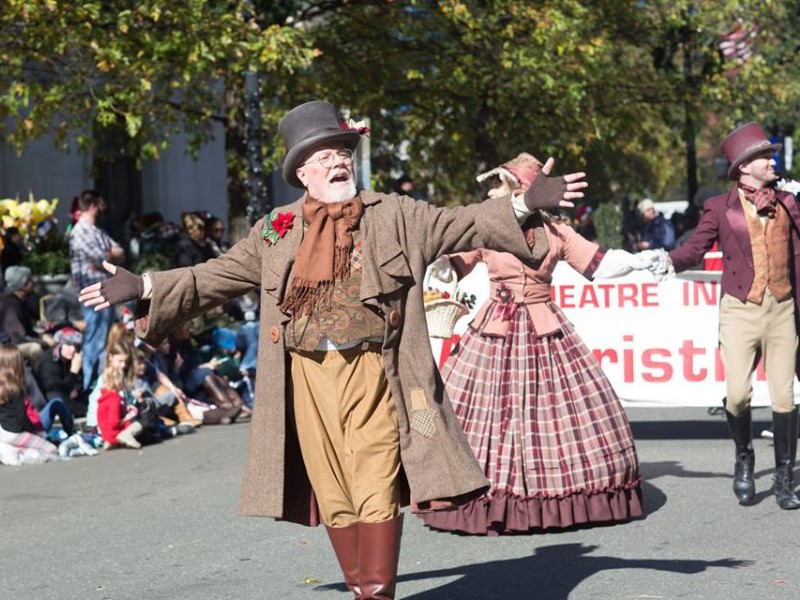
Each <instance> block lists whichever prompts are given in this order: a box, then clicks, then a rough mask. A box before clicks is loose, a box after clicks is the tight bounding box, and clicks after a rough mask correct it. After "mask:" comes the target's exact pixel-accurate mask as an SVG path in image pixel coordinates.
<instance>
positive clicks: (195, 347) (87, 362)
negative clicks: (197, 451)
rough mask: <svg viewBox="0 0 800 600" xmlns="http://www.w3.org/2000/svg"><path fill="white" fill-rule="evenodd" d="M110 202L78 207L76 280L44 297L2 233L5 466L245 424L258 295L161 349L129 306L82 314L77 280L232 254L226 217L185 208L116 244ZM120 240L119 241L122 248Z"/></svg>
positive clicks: (21, 250)
mask: <svg viewBox="0 0 800 600" xmlns="http://www.w3.org/2000/svg"><path fill="white" fill-rule="evenodd" d="M106 209H107V202H106V200H105V198H103V197H102V195H100V194H99V193H97V192H96V191H93V190H87V191H84V192H83V193H81V194H80V196H78V197H77V198H76V201H75V202H74V203H73V208H72V222H71V223H70V225H69V227H68V231H67V232H66V234H65V235H67V236H68V238H69V249H70V267H71V275H70V280H69V282H68V283H67V285H66V286H65V287H64V288H63V289H61V290H59V291H58V292H56V293H54V294H44V295H43V294H40V293H39V291H38V290H37V289H36V285H35V282H34V277H33V275H32V273H31V270H30V269H29V268H28V267H27V266H25V264H24V262H25V261H24V258H25V247H24V244H22V243H21V241H20V240H18V239H16V238H17V237H19V236H18V231H16V230H12V231H6V232H5V238H6V240H7V242H8V243H6V244H4V245H3V249H2V253H0V258H2V266H3V269H2V280H1V281H2V286H0V287H2V288H3V291H2V296H0V382H2V384H0V385H2V388H3V389H2V392H0V463H5V464H11V465H18V464H29V463H39V462H45V461H49V460H56V459H64V458H72V457H76V456H93V455H96V454H97V452H98V450H100V449H111V448H118V447H122V448H139V447H141V446H142V445H146V444H152V443H157V442H160V441H162V440H166V439H169V438H171V437H174V436H176V435H182V434H187V433H193V432H194V431H196V430H197V428H199V427H201V426H203V425H217V424H230V423H235V422H237V421H240V420H246V419H249V417H250V414H251V412H252V407H253V389H254V381H255V377H256V359H257V351H258V322H257V319H258V302H257V295H256V294H255V292H254V291H253V293H250V294H246V295H244V296H243V297H242V298H239V299H237V300H235V301H232V302H229V303H227V304H225V305H223V306H220V307H217V308H215V309H213V310H210V311H208V312H207V313H204V314H201V315H198V316H197V318H195V319H194V320H192V321H189V322H186V323H183V324H182V325H181V326H180V327H178V328H177V329H176V330H175V331H174V332H172V334H171V335H169V336H167V337H165V338H164V339H163V341H161V342H160V343H159V344H158V345H150V344H147V343H145V342H142V341H141V340H138V339H137V338H136V337H135V335H134V332H133V318H132V311H131V307H130V306H124V305H122V306H120V307H117V308H116V309H115V310H110V311H94V310H91V309H85V308H84V307H82V306H81V304H80V302H79V300H78V292H79V290H80V289H81V288H82V287H85V286H87V285H91V284H92V283H95V282H99V281H103V280H104V279H105V278H106V277H107V273H106V272H105V270H104V269H103V268H102V263H103V261H110V262H112V263H115V264H131V263H136V262H137V261H143V260H144V261H146V260H148V259H149V257H153V256H157V257H158V260H160V261H163V260H167V261H170V262H171V263H172V265H171V266H176V267H177V266H192V265H196V264H198V263H200V262H203V261H207V260H209V259H211V258H214V257H216V256H219V255H221V254H222V253H223V252H225V250H227V249H228V247H229V246H228V244H227V243H226V241H225V240H224V233H225V229H224V224H223V222H222V220H221V219H219V218H217V217H214V216H213V215H210V214H209V213H207V212H205V211H200V212H196V213H184V214H183V215H182V219H181V221H182V227H178V226H176V225H174V224H171V223H166V222H164V219H163V218H161V217H160V215H156V214H150V215H146V216H145V217H142V218H134V219H132V220H131V222H130V228H129V230H128V231H129V232H130V235H128V236H126V237H127V239H126V240H125V241H124V242H123V243H117V242H116V241H115V240H114V239H112V238H111V237H110V236H109V234H108V233H107V232H106V231H105V230H104V229H103V228H102V227H100V223H99V221H101V219H102V217H103V215H104V213H105V211H106ZM123 246H124V247H123Z"/></svg>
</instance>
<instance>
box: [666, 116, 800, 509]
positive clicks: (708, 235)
mask: <svg viewBox="0 0 800 600" xmlns="http://www.w3.org/2000/svg"><path fill="white" fill-rule="evenodd" d="M780 147H781V146H780V144H773V143H770V141H769V140H768V139H767V137H766V135H764V131H763V130H762V128H761V126H760V125H759V124H758V123H755V122H753V123H747V124H746V125H742V126H741V127H739V128H737V129H736V130H734V131H733V132H732V133H730V134H729V135H728V136H727V137H726V138H725V139H724V140H723V141H722V143H721V144H720V149H721V150H722V152H723V153H724V154H725V155H726V156H727V157H728V160H729V161H730V168H729V169H728V176H729V177H730V179H731V180H733V181H735V182H736V184H735V185H734V186H733V187H732V188H731V189H730V190H729V191H728V192H727V193H725V194H722V195H719V196H715V197H713V198H709V199H708V200H707V201H706V202H705V203H704V204H703V214H702V216H701V218H700V223H699V224H698V226H697V229H696V230H695V232H694V234H693V235H692V236H691V237H690V238H689V240H688V241H687V242H686V243H685V244H684V245H683V246H681V247H679V248H677V249H675V250H672V251H671V252H669V254H667V253H666V252H664V251H663V250H661V251H658V250H656V251H653V252H652V254H651V258H653V260H654V265H655V266H654V268H653V270H654V272H655V273H656V275H657V276H660V275H664V274H666V273H667V272H669V271H672V270H673V268H674V271H683V270H685V269H688V268H690V267H692V266H693V265H695V264H697V263H698V262H700V260H702V258H703V255H704V254H705V253H706V252H707V251H708V250H710V249H711V247H712V245H713V244H714V242H716V241H718V242H719V244H720V248H721V250H722V262H723V269H722V284H721V290H722V298H721V301H720V311H719V314H720V317H719V319H720V323H719V345H720V353H721V357H722V363H723V365H724V367H725V382H726V388H727V401H726V403H725V404H726V406H725V408H726V416H727V418H728V424H729V426H730V431H731V436H732V437H733V441H734V444H735V445H736V463H735V468H734V480H733V492H734V494H735V495H736V497H737V498H738V500H739V503H740V504H742V505H748V504H750V503H751V502H752V500H753V496H754V495H755V482H754V477H753V471H754V464H755V454H754V452H753V428H752V413H751V410H750V401H751V399H752V395H753V387H752V376H753V371H754V370H755V368H756V365H757V364H758V361H759V360H760V359H762V358H763V360H764V367H765V370H766V374H767V383H768V384H769V391H770V396H771V401H772V422H773V428H774V431H775V439H774V447H775V478H774V492H775V500H776V501H777V503H778V506H780V507H781V508H782V509H796V508H800V498H798V497H797V496H796V495H795V493H794V489H793V482H792V475H793V470H794V464H795V455H796V452H797V435H798V411H797V406H795V404H794V376H795V368H796V353H797V326H796V316H797V314H798V313H797V307H796V301H797V287H796V286H797V281H798V275H800V207H798V204H797V201H796V199H795V198H794V196H792V194H790V193H787V192H781V191H777V190H776V189H775V181H776V179H777V176H776V175H775V160H774V159H773V156H774V154H775V152H777V151H778V150H779V149H780Z"/></svg>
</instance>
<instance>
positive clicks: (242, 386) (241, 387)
mask: <svg viewBox="0 0 800 600" xmlns="http://www.w3.org/2000/svg"><path fill="white" fill-rule="evenodd" d="M211 337H212V341H213V354H212V358H214V359H216V361H217V368H216V373H217V374H218V375H219V376H221V377H222V378H223V379H225V381H227V382H228V385H229V386H230V387H232V388H233V389H234V390H236V392H237V393H238V394H239V396H241V398H242V401H243V402H244V404H245V405H244V406H243V407H242V413H243V414H245V415H248V416H249V414H251V413H252V410H251V407H252V406H253V386H252V384H251V382H250V374H249V373H248V372H247V370H245V369H243V368H242V364H241V360H240V359H241V353H240V352H239V349H238V348H237V347H236V331H234V330H232V329H227V328H225V327H218V328H217V329H215V330H214V333H213V334H212V336H211Z"/></svg>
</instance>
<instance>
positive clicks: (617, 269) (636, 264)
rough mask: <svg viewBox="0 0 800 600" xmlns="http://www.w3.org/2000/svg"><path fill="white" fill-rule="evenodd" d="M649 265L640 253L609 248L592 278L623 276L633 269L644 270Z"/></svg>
mask: <svg viewBox="0 0 800 600" xmlns="http://www.w3.org/2000/svg"><path fill="white" fill-rule="evenodd" d="M649 266H650V265H649V263H648V262H647V261H645V260H643V259H642V258H640V257H639V255H638V254H631V253H630V252H626V251H625V250H608V251H606V254H605V256H603V260H601V261H600V264H599V265H598V266H597V270H596V271H595V272H594V275H593V277H592V278H593V279H608V278H611V277H622V276H623V275H627V274H628V273H630V272H631V271H643V270H645V269H647V268H648V267H649Z"/></svg>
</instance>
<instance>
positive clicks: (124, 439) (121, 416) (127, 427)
mask: <svg viewBox="0 0 800 600" xmlns="http://www.w3.org/2000/svg"><path fill="white" fill-rule="evenodd" d="M124 378H125V374H124V372H123V370H122V369H120V368H118V367H116V366H112V365H111V364H109V365H107V366H106V368H105V369H103V373H102V383H101V385H102V387H101V388H100V394H99V398H98V401H97V423H98V429H99V431H100V436H101V437H102V438H103V448H104V449H105V450H109V449H111V448H115V447H118V446H126V447H128V448H141V447H142V444H141V443H140V442H139V440H137V439H136V438H137V437H138V436H139V435H141V433H142V430H143V429H144V428H143V427H142V424H141V423H140V422H139V421H137V420H136V415H137V411H136V409H135V407H134V406H132V405H130V404H128V403H127V402H126V401H125V400H124V399H123V397H122V394H121V393H120V392H121V390H122V388H123V380H124ZM98 383H99V384H100V379H98Z"/></svg>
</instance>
